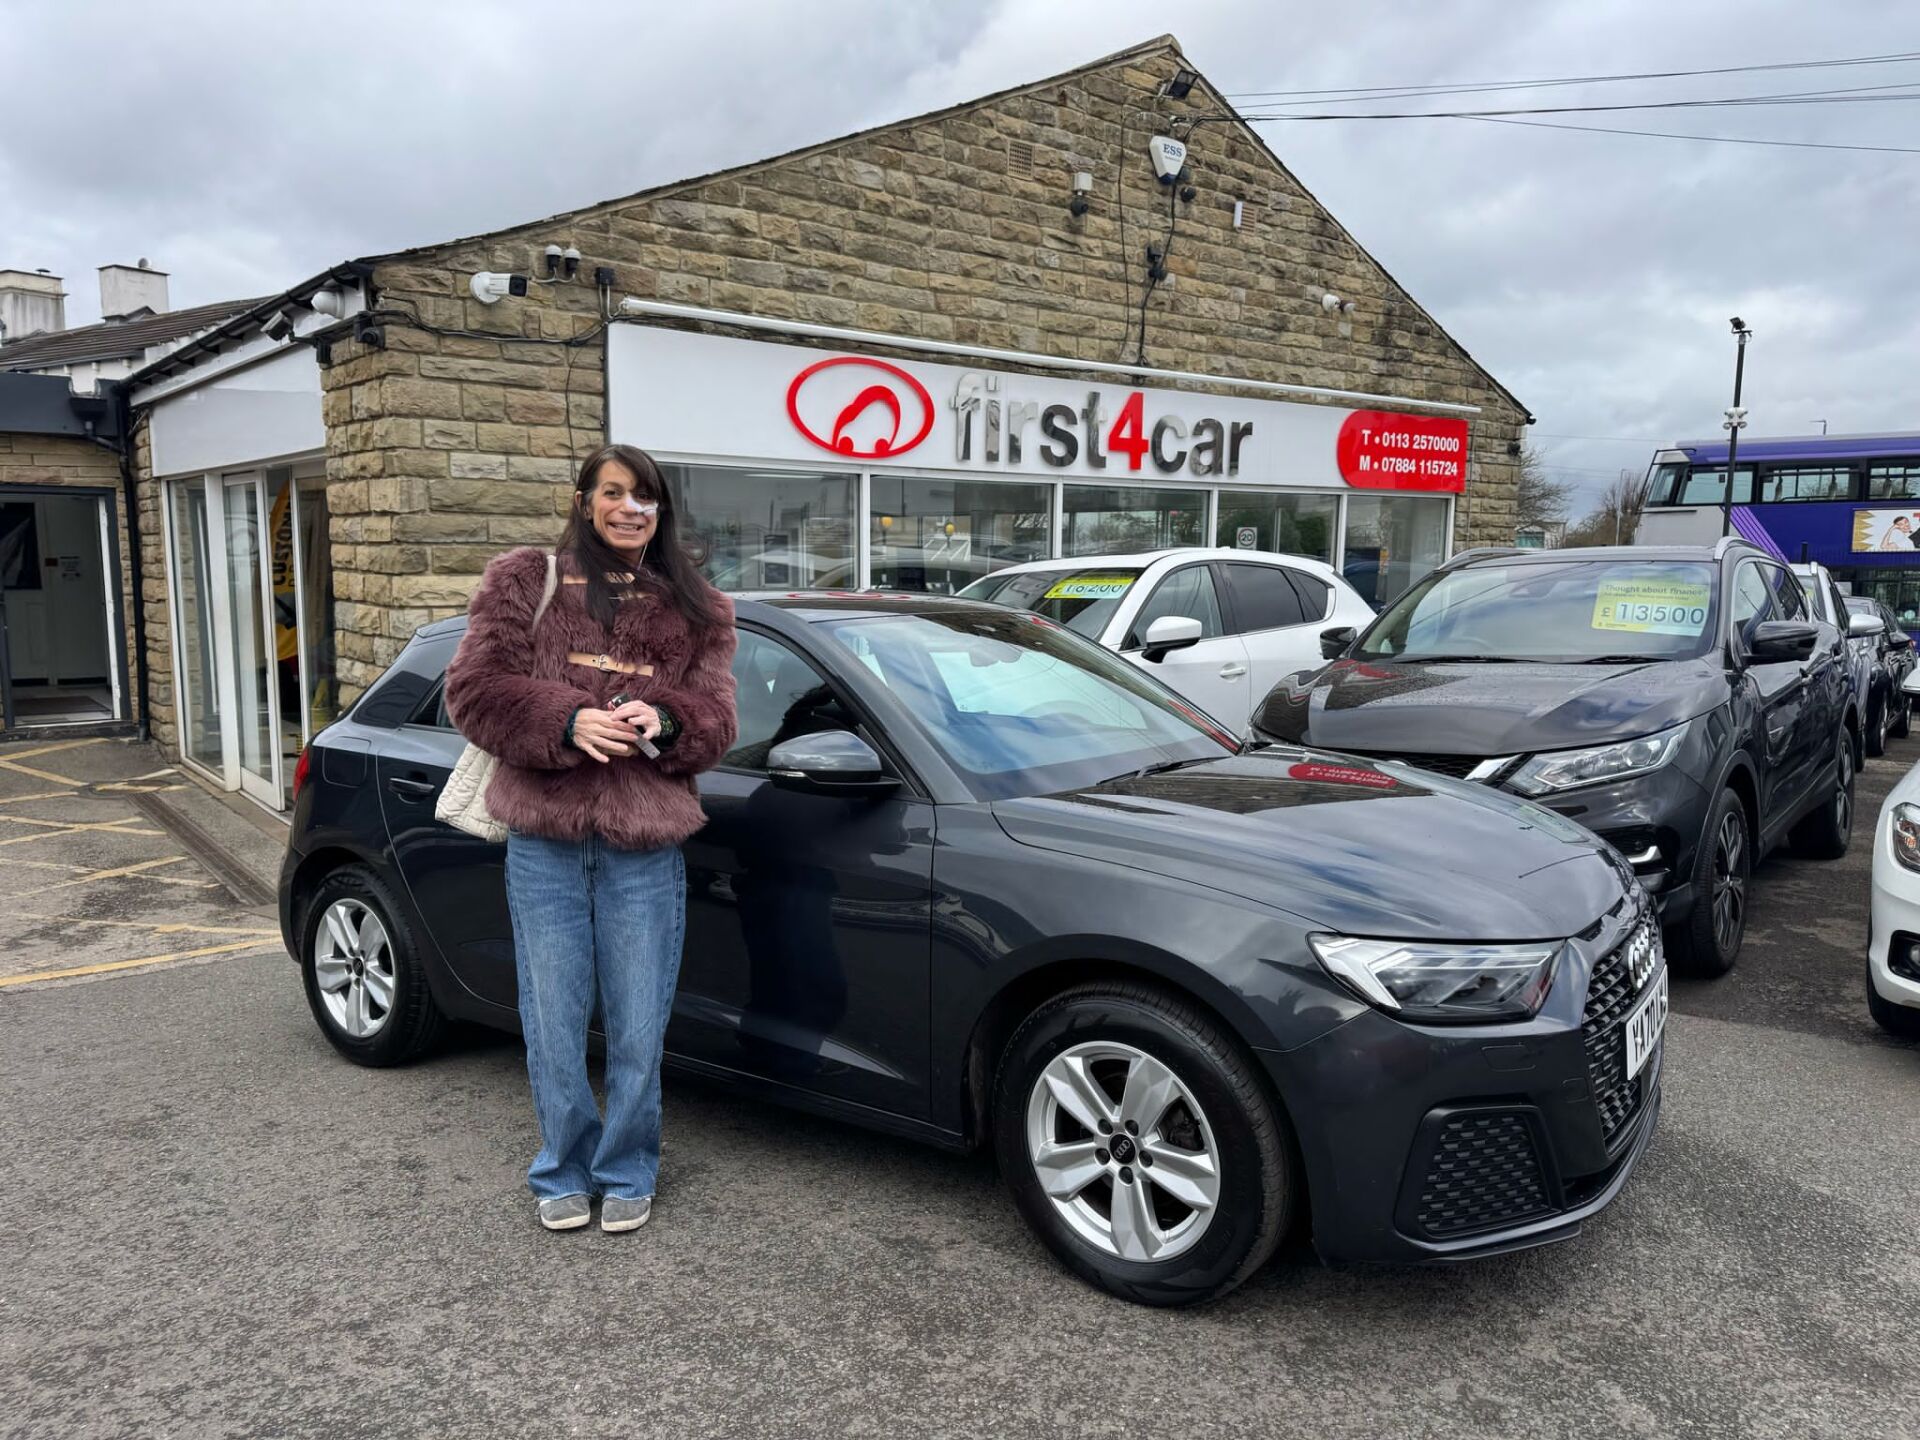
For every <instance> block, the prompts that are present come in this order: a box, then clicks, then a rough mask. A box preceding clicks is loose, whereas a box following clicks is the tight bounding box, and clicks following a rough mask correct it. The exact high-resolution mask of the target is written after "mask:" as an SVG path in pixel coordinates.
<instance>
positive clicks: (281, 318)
mask: <svg viewBox="0 0 1920 1440" xmlns="http://www.w3.org/2000/svg"><path fill="white" fill-rule="evenodd" d="M260 328H261V329H263V330H265V331H266V332H267V338H268V339H269V340H284V339H286V338H287V337H288V336H289V335H291V334H293V317H292V316H291V315H289V314H287V312H286V311H285V310H276V311H274V312H273V313H272V314H271V315H269V316H268V317H267V321H266V324H264V325H262V326H261V327H260Z"/></svg>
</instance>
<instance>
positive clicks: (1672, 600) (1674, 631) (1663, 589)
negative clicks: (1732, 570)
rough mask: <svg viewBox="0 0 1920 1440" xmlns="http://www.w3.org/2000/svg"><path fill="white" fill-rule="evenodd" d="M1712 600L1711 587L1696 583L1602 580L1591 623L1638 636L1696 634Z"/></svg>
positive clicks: (1705, 622) (1684, 581)
mask: <svg viewBox="0 0 1920 1440" xmlns="http://www.w3.org/2000/svg"><path fill="white" fill-rule="evenodd" d="M1712 600H1713V591H1712V588H1711V587H1710V586H1708V585H1707V584H1705V583H1704V582H1702V581H1697V580H1661V579H1648V580H1602V581H1601V582H1600V588H1599V591H1598V593H1597V594H1596V595H1595V596H1594V600H1593V620H1592V622H1591V623H1592V627H1593V628H1594V629H1595V630H1623V631H1627V632H1630V633H1633V634H1638V635H1687V636H1692V635H1698V634H1700V633H1701V632H1703V631H1704V630H1705V629H1706V628H1707V610H1708V608H1709V606H1710V605H1711V603H1712Z"/></svg>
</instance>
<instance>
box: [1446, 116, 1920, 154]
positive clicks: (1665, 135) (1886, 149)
mask: <svg viewBox="0 0 1920 1440" xmlns="http://www.w3.org/2000/svg"><path fill="white" fill-rule="evenodd" d="M1453 118H1455V119H1460V120H1479V121H1481V122H1483V123H1484V124H1487V125H1524V126H1526V127H1527V128H1528V129H1531V130H1577V131H1580V132H1581V133H1583V134H1587V135H1643V136H1646V137H1648V138H1650V139H1654V140H1706V141H1711V142H1712V143H1713V144H1715V145H1770V146H1774V147H1777V148H1779V149H1784V150H1857V151H1865V152H1868V153H1871V154H1875V155H1920V146H1913V145H1838V144H1830V143H1826V142H1823V141H1818V140H1757V139H1754V138H1753V137H1751V136H1746V135H1688V134H1686V133H1684V132H1682V131H1675V130H1626V129H1622V128H1621V127H1619V126H1616V125H1566V124H1556V123H1555V122H1554V121H1551V120H1503V119H1501V118H1500V117H1499V116H1497V115H1460V116H1455V117H1453Z"/></svg>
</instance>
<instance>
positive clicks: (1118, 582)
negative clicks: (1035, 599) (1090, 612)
mask: <svg viewBox="0 0 1920 1440" xmlns="http://www.w3.org/2000/svg"><path fill="white" fill-rule="evenodd" d="M1133 580H1134V577H1133V576H1131V575H1072V576H1069V577H1068V578H1067V579H1065V580H1058V581H1055V582H1054V584H1053V586H1052V587H1051V588H1050V589H1049V590H1048V591H1047V593H1046V594H1045V595H1043V596H1041V597H1040V598H1041V599H1043V600H1118V599H1119V598H1120V597H1121V596H1122V595H1124V594H1126V593H1127V587H1128V586H1130V585H1132V584H1133Z"/></svg>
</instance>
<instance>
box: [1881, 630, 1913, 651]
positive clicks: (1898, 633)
mask: <svg viewBox="0 0 1920 1440" xmlns="http://www.w3.org/2000/svg"><path fill="white" fill-rule="evenodd" d="M1887 643H1888V644H1889V645H1891V646H1892V647H1893V648H1894V649H1896V650H1911V649H1912V648H1913V636H1911V635H1909V634H1908V633H1907V632H1906V631H1904V630H1893V631H1890V632H1888V635H1887Z"/></svg>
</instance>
